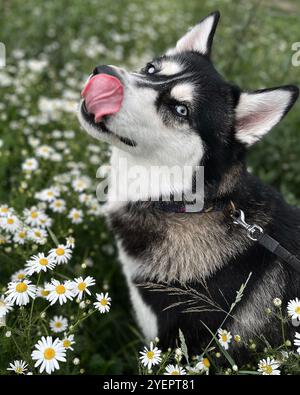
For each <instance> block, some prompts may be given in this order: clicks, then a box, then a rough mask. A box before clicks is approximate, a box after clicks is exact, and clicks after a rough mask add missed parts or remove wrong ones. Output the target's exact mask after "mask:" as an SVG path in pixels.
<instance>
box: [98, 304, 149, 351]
mask: <svg viewBox="0 0 300 395" xmlns="http://www.w3.org/2000/svg"><path fill="white" fill-rule="evenodd" d="M100 303H101V304H102V306H106V305H107V300H106V299H101V301H100ZM149 352H150V351H149Z"/></svg>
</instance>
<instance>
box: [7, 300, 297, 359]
mask: <svg viewBox="0 0 300 395" xmlns="http://www.w3.org/2000/svg"><path fill="white" fill-rule="evenodd" d="M0 305H1V301H0ZM0 317H1V315H0ZM294 345H295V346H297V347H298V348H297V353H298V354H300V333H298V332H296V333H295V339H294Z"/></svg>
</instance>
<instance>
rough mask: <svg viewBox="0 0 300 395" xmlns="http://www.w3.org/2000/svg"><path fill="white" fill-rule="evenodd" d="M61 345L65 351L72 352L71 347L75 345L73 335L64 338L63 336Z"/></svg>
mask: <svg viewBox="0 0 300 395" xmlns="http://www.w3.org/2000/svg"><path fill="white" fill-rule="evenodd" d="M62 344H63V346H64V348H65V349H66V350H72V351H74V349H73V347H72V345H73V344H75V340H74V335H69V336H66V334H65V335H64V338H63V339H62Z"/></svg>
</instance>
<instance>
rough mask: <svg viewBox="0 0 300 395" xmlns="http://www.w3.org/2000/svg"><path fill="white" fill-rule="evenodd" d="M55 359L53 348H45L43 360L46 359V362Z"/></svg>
mask: <svg viewBox="0 0 300 395" xmlns="http://www.w3.org/2000/svg"><path fill="white" fill-rule="evenodd" d="M54 357H55V350H54V348H51V347H49V348H46V350H45V351H44V358H45V359H47V360H48V361H49V360H50V359H53V358H54Z"/></svg>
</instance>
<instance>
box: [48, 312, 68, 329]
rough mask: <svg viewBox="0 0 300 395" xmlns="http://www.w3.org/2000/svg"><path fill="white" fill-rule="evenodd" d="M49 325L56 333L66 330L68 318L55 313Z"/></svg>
mask: <svg viewBox="0 0 300 395" xmlns="http://www.w3.org/2000/svg"><path fill="white" fill-rule="evenodd" d="M49 325H50V328H51V330H52V331H53V332H55V333H60V332H64V331H65V330H66V329H67V328H68V320H67V318H65V317H63V316H62V315H60V316H57V315H55V316H54V317H53V319H52V320H51V321H50V323H49Z"/></svg>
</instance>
